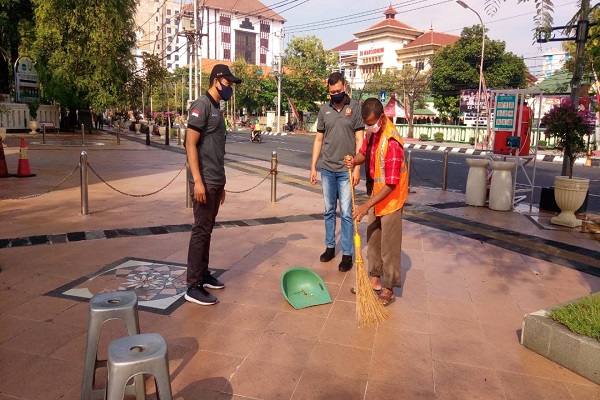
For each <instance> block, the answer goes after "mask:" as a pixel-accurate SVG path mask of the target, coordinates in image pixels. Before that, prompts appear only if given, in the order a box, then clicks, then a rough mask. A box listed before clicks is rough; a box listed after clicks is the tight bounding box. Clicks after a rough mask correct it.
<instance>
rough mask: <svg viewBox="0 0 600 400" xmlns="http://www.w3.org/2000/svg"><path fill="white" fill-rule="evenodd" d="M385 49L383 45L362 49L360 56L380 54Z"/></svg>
mask: <svg viewBox="0 0 600 400" xmlns="http://www.w3.org/2000/svg"><path fill="white" fill-rule="evenodd" d="M384 50H385V49H384V48H383V47H378V48H376V49H369V50H361V51H360V53H359V54H360V56H361V57H362V56H371V55H373V54H380V53H383V51H384Z"/></svg>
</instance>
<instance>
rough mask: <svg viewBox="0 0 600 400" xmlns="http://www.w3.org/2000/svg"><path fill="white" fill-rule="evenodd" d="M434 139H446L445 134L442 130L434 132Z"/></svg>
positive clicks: (439, 140)
mask: <svg viewBox="0 0 600 400" xmlns="http://www.w3.org/2000/svg"><path fill="white" fill-rule="evenodd" d="M433 139H434V140H435V141H436V142H441V141H442V140H444V134H443V133H442V132H436V133H434V134H433Z"/></svg>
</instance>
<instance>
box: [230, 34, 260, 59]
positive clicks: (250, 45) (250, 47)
mask: <svg viewBox="0 0 600 400" xmlns="http://www.w3.org/2000/svg"><path fill="white" fill-rule="evenodd" d="M235 58H236V59H237V58H243V59H244V60H246V62H247V63H248V64H255V63H256V33H251V32H242V31H236V32H235Z"/></svg>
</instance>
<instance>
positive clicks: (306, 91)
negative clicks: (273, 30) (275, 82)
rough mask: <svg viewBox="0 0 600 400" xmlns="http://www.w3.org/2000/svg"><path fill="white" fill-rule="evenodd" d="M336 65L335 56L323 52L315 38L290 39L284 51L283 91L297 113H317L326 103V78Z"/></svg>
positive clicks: (318, 40)
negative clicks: (322, 104) (321, 103)
mask: <svg viewBox="0 0 600 400" xmlns="http://www.w3.org/2000/svg"><path fill="white" fill-rule="evenodd" d="M336 64H337V57H336V55H335V53H334V52H332V51H329V50H325V49H324V48H323V42H321V39H319V38H317V37H316V36H312V35H310V36H304V37H292V40H290V42H289V44H288V47H287V48H286V50H285V56H284V61H283V65H284V67H285V68H286V70H287V71H289V73H287V74H286V75H284V79H283V81H282V91H283V92H284V93H285V94H287V95H288V96H290V98H291V99H292V101H293V102H294V105H295V106H296V108H297V109H298V111H299V112H300V121H299V123H300V126H302V123H303V121H302V118H303V114H302V111H301V110H306V111H317V110H318V108H319V103H320V102H323V101H325V100H327V85H326V82H327V78H328V77H329V74H330V73H331V71H332V70H333V66H334V65H336Z"/></svg>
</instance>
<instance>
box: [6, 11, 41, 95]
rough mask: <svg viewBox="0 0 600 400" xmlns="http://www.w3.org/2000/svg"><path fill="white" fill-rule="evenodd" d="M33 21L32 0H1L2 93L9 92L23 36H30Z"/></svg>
mask: <svg viewBox="0 0 600 400" xmlns="http://www.w3.org/2000/svg"><path fill="white" fill-rule="evenodd" d="M31 21H33V5H32V3H31V0H20V1H13V0H0V93H9V90H10V87H11V86H12V82H14V79H13V68H12V66H13V65H14V63H15V61H17V58H18V57H19V47H20V46H21V42H22V40H23V38H25V37H28V36H30V32H32V31H33V29H32V25H33V24H32V22H31Z"/></svg>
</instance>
